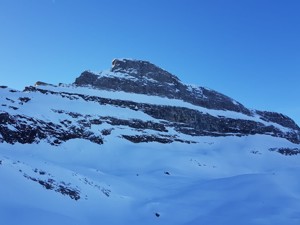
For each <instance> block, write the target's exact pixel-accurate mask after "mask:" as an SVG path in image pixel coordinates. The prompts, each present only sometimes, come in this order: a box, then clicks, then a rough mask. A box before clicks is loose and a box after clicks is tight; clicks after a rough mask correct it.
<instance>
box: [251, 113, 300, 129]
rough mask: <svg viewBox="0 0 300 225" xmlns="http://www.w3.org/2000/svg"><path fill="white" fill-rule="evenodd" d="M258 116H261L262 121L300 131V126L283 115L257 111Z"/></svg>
mask: <svg viewBox="0 0 300 225" xmlns="http://www.w3.org/2000/svg"><path fill="white" fill-rule="evenodd" d="M256 112H257V114H258V115H260V116H261V119H262V120H265V121H267V122H273V123H277V124H279V125H281V126H284V127H287V128H291V129H295V130H300V128H299V126H298V125H297V124H296V123H295V121H293V120H292V119H291V118H289V117H287V116H285V115H283V114H281V113H276V112H267V111H258V110H257V111H256Z"/></svg>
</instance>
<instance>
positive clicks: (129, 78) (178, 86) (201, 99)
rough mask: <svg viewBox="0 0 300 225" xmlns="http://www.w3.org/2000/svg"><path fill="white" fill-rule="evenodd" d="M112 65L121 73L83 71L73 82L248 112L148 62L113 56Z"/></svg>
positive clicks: (213, 107)
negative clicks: (114, 57)
mask: <svg viewBox="0 0 300 225" xmlns="http://www.w3.org/2000/svg"><path fill="white" fill-rule="evenodd" d="M112 64H113V66H112V69H111V72H115V73H122V74H123V75H124V76H122V77H118V76H105V74H104V75H101V74H100V75H96V74H94V73H92V72H89V71H84V72H83V73H82V74H81V75H80V76H79V77H78V78H77V79H76V80H75V84H76V85H78V86H87V85H89V86H92V87H94V88H98V89H105V90H114V91H125V92H132V93H139V94H147V95H156V96H162V97H168V98H172V99H181V100H184V101H186V102H189V103H192V104H194V105H198V106H202V107H206V108H209V109H219V110H231V111H236V112H242V113H245V114H247V115H250V114H251V111H250V110H248V109H247V108H245V107H244V106H243V105H242V104H240V103H238V102H235V101H233V100H232V99H231V98H229V97H227V96H225V95H223V94H221V93H218V92H216V91H213V90H209V89H206V88H203V87H192V86H189V85H185V84H183V83H182V82H181V81H180V80H179V78H178V77H176V76H174V75H172V74H171V73H169V72H167V71H165V70H163V69H161V68H159V67H157V66H155V65H154V64H152V63H149V62H147V61H141V60H128V59H123V60H118V59H115V60H114V61H113V63H112Z"/></svg>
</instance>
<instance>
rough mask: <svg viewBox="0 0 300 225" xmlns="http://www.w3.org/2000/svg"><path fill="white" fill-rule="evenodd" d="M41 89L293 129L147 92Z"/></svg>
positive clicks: (284, 129) (257, 117) (255, 115)
mask: <svg viewBox="0 0 300 225" xmlns="http://www.w3.org/2000/svg"><path fill="white" fill-rule="evenodd" d="M39 89H43V90H49V91H53V92H56V93H64V92H65V93H69V94H83V95H88V96H97V97H103V98H109V99H118V100H125V101H133V102H138V103H147V104H153V105H162V106H174V107H184V108H188V109H193V110H197V111H199V112H201V113H204V114H209V115H211V116H214V117H226V118H231V119H241V120H250V121H255V122H259V123H262V124H264V125H266V126H274V127H277V128H278V129H280V130H282V131H283V132H290V131H291V129H289V128H286V127H283V126H281V125H279V124H276V123H272V122H266V121H265V120H262V119H261V118H260V116H259V115H258V114H256V113H253V115H252V116H248V115H245V114H243V113H239V112H234V111H226V110H213V109H207V108H204V107H200V106H196V105H193V104H191V103H188V102H185V101H183V100H179V99H169V98H167V97H159V96H149V95H145V94H136V93H128V92H123V91H106V90H99V89H94V88H92V87H78V86H76V85H64V86H57V87H53V86H40V87H39Z"/></svg>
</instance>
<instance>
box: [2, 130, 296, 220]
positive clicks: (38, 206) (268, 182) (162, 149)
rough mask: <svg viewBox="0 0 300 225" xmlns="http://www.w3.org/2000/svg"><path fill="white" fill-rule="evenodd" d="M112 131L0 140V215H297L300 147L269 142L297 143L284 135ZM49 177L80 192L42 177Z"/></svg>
mask: <svg viewBox="0 0 300 225" xmlns="http://www.w3.org/2000/svg"><path fill="white" fill-rule="evenodd" d="M110 138H111V140H110V141H108V142H107V143H105V144H103V145H97V144H94V143H91V142H88V141H85V140H79V139H77V140H71V141H68V142H65V143H63V144H62V145H60V146H51V145H49V144H46V143H43V142H41V143H39V144H32V145H21V144H15V145H9V144H5V143H2V144H0V179H1V185H0V218H1V224H5V225H19V224H30V225H35V224H41V223H42V224H46V225H48V224H49V225H50V224H51V225H53V224H63V225H66V224H67V225H74V224H83V225H94V224H95V225H97V224H115V225H121V224H138V225H140V224H149V225H153V224H161V225H166V224H172V225H199V224H214V225H224V224H243V225H245V224H246V225H267V224H272V225H274V224H275V225H283V224H284V225H298V224H300V164H299V160H300V158H299V157H300V156H299V155H295V156H284V155H281V154H279V153H277V152H272V151H269V150H268V149H269V148H272V147H278V146H283V147H291V148H294V147H299V146H297V145H295V144H292V143H290V142H288V141H286V140H284V139H278V138H274V137H269V136H262V135H255V136H248V137H226V138H224V137H219V138H213V137H202V138H200V139H198V141H199V143H198V144H190V145H188V144H181V143H172V144H158V143H143V144H133V143H130V142H128V141H126V140H124V139H119V138H117V137H113V136H112V137H110ZM28 177H30V178H32V179H29V178H28ZM34 179H36V180H37V181H39V182H36V181H34ZM49 179H52V183H53V184H59V185H62V186H65V187H68V188H71V189H73V190H77V191H78V192H79V195H80V199H77V200H75V199H72V198H70V197H69V196H68V195H63V194H61V193H60V192H58V191H57V190H55V188H54V189H47V188H46V187H45V186H43V185H41V183H42V182H43V181H49ZM50 181H51V180H50Z"/></svg>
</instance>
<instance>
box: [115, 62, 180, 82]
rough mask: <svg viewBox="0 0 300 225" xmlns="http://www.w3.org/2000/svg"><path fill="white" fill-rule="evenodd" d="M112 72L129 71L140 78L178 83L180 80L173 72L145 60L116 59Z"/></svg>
mask: <svg viewBox="0 0 300 225" xmlns="http://www.w3.org/2000/svg"><path fill="white" fill-rule="evenodd" d="M111 71H112V72H120V73H127V74H129V75H130V76H133V77H136V78H138V79H150V80H152V81H154V82H161V83H169V84H176V83H177V82H179V81H180V80H179V79H178V77H176V76H174V75H173V74H171V73H169V72H167V71H165V70H163V69H161V68H160V67H158V66H156V65H154V64H152V63H150V62H148V61H143V60H133V59H114V60H113V61H112V68H111Z"/></svg>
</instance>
